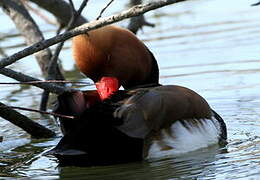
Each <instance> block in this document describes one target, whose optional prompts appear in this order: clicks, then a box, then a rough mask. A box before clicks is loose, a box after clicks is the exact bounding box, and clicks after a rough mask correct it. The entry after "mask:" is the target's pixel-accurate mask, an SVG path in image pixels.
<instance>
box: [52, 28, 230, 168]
mask: <svg viewBox="0 0 260 180" xmlns="http://www.w3.org/2000/svg"><path fill="white" fill-rule="evenodd" d="M80 42H81V43H80ZM102 42H103V43H102ZM81 44H83V45H81ZM73 52H74V57H75V60H76V64H77V66H78V67H79V69H80V70H81V71H82V72H83V73H84V74H86V75H87V76H88V77H90V78H91V79H92V80H93V81H94V82H96V86H97V91H87V92H80V91H78V92H73V93H65V94H62V95H60V96H59V97H58V102H59V105H58V108H57V109H56V112H57V113H60V114H64V115H73V116H75V117H76V118H75V119H74V120H70V119H66V118H63V119H62V120H61V122H62V123H61V124H62V125H63V126H62V127H63V128H62V129H63V132H64V137H63V138H62V139H61V140H60V142H59V144H58V145H57V146H56V147H55V148H54V149H53V150H51V151H50V152H49V154H53V155H54V156H56V157H57V158H58V159H59V161H60V163H61V165H84V166H85V165H106V164H115V163H125V162H132V161H139V160H144V159H152V158H163V157H168V156H171V157H172V156H174V155H176V154H180V153H185V152H190V151H194V150H197V149H200V148H205V147H208V146H211V145H214V144H225V143H226V139H227V132H226V125H225V123H224V121H223V119H222V118H221V117H220V116H219V115H218V114H217V113H216V112H215V111H214V110H212V109H211V108H210V106H209V104H208V103H207V102H206V100H205V99H204V98H203V97H201V96H200V95H198V94H197V93H195V92H194V91H192V90H190V89H188V88H185V87H181V86H175V85H167V86H162V85H159V83H158V66H157V63H156V60H155V58H154V57H153V55H152V53H151V52H150V51H149V50H148V49H147V47H146V46H145V45H144V44H143V43H142V42H141V41H140V40H138V39H137V37H135V35H134V34H132V33H131V32H129V31H128V30H125V29H122V28H118V27H115V26H108V27H105V28H101V29H99V30H95V31H91V32H90V33H89V34H88V35H80V36H77V37H76V38H74V40H73ZM120 85H122V86H123V87H124V88H125V90H118V89H119V86H120Z"/></svg>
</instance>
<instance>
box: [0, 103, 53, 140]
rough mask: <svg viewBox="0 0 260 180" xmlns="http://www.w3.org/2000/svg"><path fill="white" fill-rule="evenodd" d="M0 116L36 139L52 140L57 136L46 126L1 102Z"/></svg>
mask: <svg viewBox="0 0 260 180" xmlns="http://www.w3.org/2000/svg"><path fill="white" fill-rule="evenodd" d="M0 116H1V117H2V118H4V119H6V120H8V121H10V122H11V123H13V124H15V125H16V126H18V127H20V128H22V129H23V130H24V131H26V132H27V133H29V134H30V135H31V136H32V137H34V138H51V137H54V136H55V133H54V132H53V131H51V130H49V129H47V128H45V127H44V126H42V125H40V124H38V123H36V122H34V121H32V120H31V119H29V118H27V117H26V116H24V115H22V114H20V113H19V112H17V111H15V110H13V109H12V108H10V107H8V106H6V105H5V104H3V103H1V102H0Z"/></svg>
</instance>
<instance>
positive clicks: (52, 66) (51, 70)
mask: <svg viewBox="0 0 260 180" xmlns="http://www.w3.org/2000/svg"><path fill="white" fill-rule="evenodd" d="M69 2H70V6H71V14H72V17H71V20H70V21H69V23H68V25H67V28H66V30H65V32H68V31H69V30H70V29H72V28H73V26H74V24H75V22H76V21H77V19H78V18H79V16H80V14H81V12H82V11H83V9H84V8H85V7H86V5H87V3H88V0H83V2H82V3H81V5H80V8H79V10H78V11H75V8H74V4H73V1H72V0H70V1H69ZM64 42H65V41H62V42H60V43H59V44H58V46H57V47H56V50H55V53H54V55H53V56H52V58H51V60H50V62H49V65H48V76H47V79H48V80H50V79H57V75H56V73H57V72H59V71H57V70H58V69H59V67H58V63H57V61H58V57H59V54H60V52H61V50H62V47H63V45H64ZM48 100H49V91H46V90H44V92H43V93H42V97H41V103H40V110H43V111H45V110H46V109H47V104H48Z"/></svg>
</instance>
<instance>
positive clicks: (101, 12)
mask: <svg viewBox="0 0 260 180" xmlns="http://www.w3.org/2000/svg"><path fill="white" fill-rule="evenodd" d="M113 1H114V0H110V1H109V2H108V3H107V5H106V6H105V7H104V8H103V9H102V10H101V11H100V13H99V15H98V17H97V18H96V20H99V18H101V16H102V14H103V13H104V12H105V10H106V9H107V8H108V6H110V4H112V2H113Z"/></svg>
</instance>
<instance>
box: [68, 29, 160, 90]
mask: <svg viewBox="0 0 260 180" xmlns="http://www.w3.org/2000/svg"><path fill="white" fill-rule="evenodd" d="M72 52H73V57H74V60H75V62H76V65H77V67H78V68H79V70H80V71H81V72H83V73H84V74H85V75H86V76H87V77H89V78H90V79H92V80H93V81H94V82H95V83H96V82H98V81H100V80H101V79H102V77H114V78H117V79H118V81H119V86H120V85H122V86H123V87H124V88H125V89H128V88H133V87H135V86H139V85H145V84H158V81H159V70H158V65H157V62H156V60H155V58H154V56H153V54H152V53H151V52H150V51H149V49H148V48H147V47H146V46H145V45H144V44H143V43H142V42H141V41H140V40H139V39H138V38H137V37H136V36H135V35H134V34H133V33H132V32H130V31H128V30H127V29H124V28H120V27H117V26H114V25H108V26H105V27H102V28H99V29H96V30H92V31H90V32H89V33H88V34H82V35H78V36H76V37H74V38H73V40H72Z"/></svg>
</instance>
